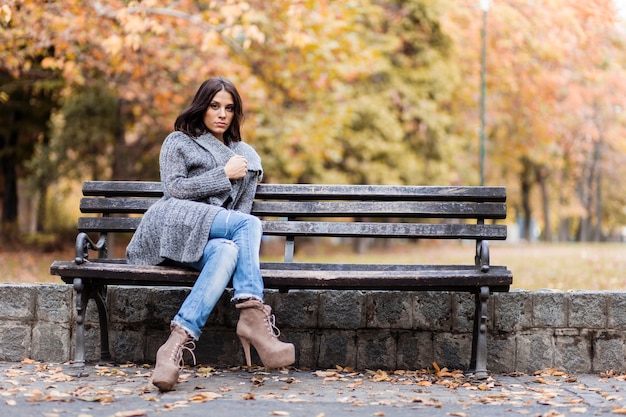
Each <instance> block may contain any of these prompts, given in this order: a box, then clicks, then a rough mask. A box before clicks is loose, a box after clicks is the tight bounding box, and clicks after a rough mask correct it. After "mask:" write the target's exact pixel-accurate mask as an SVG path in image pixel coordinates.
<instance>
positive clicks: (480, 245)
mask: <svg viewBox="0 0 626 417" xmlns="http://www.w3.org/2000/svg"><path fill="white" fill-rule="evenodd" d="M474 262H475V264H476V266H477V267H478V268H479V269H480V270H481V271H482V272H489V242H488V241H486V240H477V241H476V256H475V257H474Z"/></svg>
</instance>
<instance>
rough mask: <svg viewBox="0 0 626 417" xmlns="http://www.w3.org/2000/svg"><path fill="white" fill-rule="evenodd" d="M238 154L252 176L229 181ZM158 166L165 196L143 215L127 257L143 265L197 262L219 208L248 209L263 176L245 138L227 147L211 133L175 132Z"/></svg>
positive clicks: (258, 161) (246, 210) (170, 136)
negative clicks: (228, 169)
mask: <svg viewBox="0 0 626 417" xmlns="http://www.w3.org/2000/svg"><path fill="white" fill-rule="evenodd" d="M236 154H238V155H242V156H243V157H245V158H246V160H247V161H248V174H247V175H246V176H245V177H244V178H242V179H239V180H229V179H228V177H227V176H226V173H225V171H224V165H225V164H226V162H228V160H229V159H230V158H231V157H233V156H234V155H236ZM159 164H160V169H161V182H162V184H163V189H164V193H163V198H161V199H160V200H159V201H157V202H156V203H155V204H153V205H152V206H151V207H150V208H149V209H148V211H146V213H145V214H144V216H143V218H142V219H141V223H140V224H139V227H138V228H137V231H136V232H135V234H134V235H133V238H132V239H131V241H130V243H129V245H128V247H127V248H126V258H127V260H128V262H129V263H131V264H140V265H158V264H160V263H162V262H163V261H165V260H166V259H171V260H173V261H178V262H196V261H198V260H199V259H200V257H201V256H202V251H203V249H204V246H205V245H206V242H207V241H208V239H209V232H210V231H211V224H212V222H213V219H214V218H215V215H216V214H217V212H218V211H219V210H221V209H222V208H226V209H230V210H238V211H241V212H244V213H250V211H251V209H252V203H253V201H254V193H255V191H256V183H257V181H258V180H260V178H261V177H262V174H263V170H262V167H261V158H260V157H259V155H258V154H257V153H256V151H255V150H254V149H253V148H252V147H251V146H250V145H247V144H245V143H243V142H234V143H233V144H231V146H230V147H228V146H226V145H224V144H223V143H222V142H220V141H219V140H218V139H216V138H215V137H214V136H213V135H211V134H206V135H202V136H200V137H198V138H191V137H189V136H187V135H186V134H184V133H182V132H178V131H177V132H173V133H171V134H169V135H168V136H167V138H166V139H165V141H164V142H163V146H162V147H161V154H160V157H159Z"/></svg>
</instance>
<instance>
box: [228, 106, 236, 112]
mask: <svg viewBox="0 0 626 417" xmlns="http://www.w3.org/2000/svg"><path fill="white" fill-rule="evenodd" d="M226 111H227V112H229V113H232V112H234V111H235V108H234V107H233V106H226Z"/></svg>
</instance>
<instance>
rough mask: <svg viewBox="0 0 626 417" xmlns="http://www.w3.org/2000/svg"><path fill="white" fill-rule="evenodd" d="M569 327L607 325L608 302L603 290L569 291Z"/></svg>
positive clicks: (604, 326) (597, 327) (598, 327)
mask: <svg viewBox="0 0 626 417" xmlns="http://www.w3.org/2000/svg"><path fill="white" fill-rule="evenodd" d="M570 294H571V295H570V297H569V323H568V324H569V327H576V328H579V329H604V328H606V325H607V312H608V302H607V298H608V297H607V295H606V292H604V291H602V292H601V291H593V292H591V291H585V292H581V291H579V292H576V293H570Z"/></svg>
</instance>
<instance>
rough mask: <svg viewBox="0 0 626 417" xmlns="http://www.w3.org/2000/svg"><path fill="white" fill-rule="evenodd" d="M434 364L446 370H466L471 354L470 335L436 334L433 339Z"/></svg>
mask: <svg viewBox="0 0 626 417" xmlns="http://www.w3.org/2000/svg"><path fill="white" fill-rule="evenodd" d="M434 344H435V362H437V365H439V367H441V368H443V367H447V368H448V369H468V368H469V364H470V363H469V362H470V356H471V353H472V335H471V333H469V334H452V333H447V332H446V333H437V334H435V339H434Z"/></svg>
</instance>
